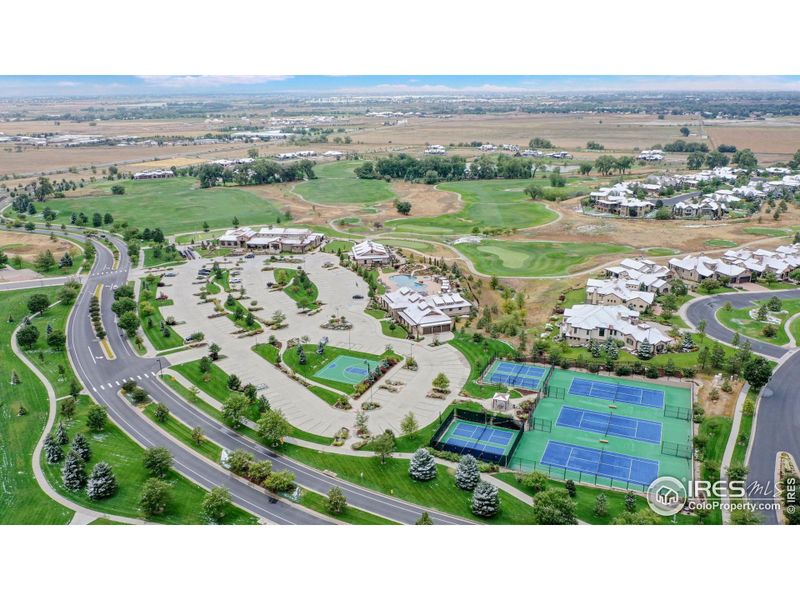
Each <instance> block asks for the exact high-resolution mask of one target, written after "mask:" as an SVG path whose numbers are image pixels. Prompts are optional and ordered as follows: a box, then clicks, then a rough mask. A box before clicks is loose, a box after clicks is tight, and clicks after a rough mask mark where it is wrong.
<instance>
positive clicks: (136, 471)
mask: <svg viewBox="0 0 800 600" xmlns="http://www.w3.org/2000/svg"><path fill="white" fill-rule="evenodd" d="M91 405H92V401H91V399H90V398H88V397H86V396H82V397H81V398H80V399H79V402H78V404H77V407H76V408H77V410H76V412H75V417H74V418H73V419H72V420H71V421H69V422H68V423H65V425H66V427H67V434H68V435H69V437H70V439H72V438H73V437H74V436H75V434H76V433H82V434H83V435H84V436H85V437H86V440H87V441H88V442H89V446H90V447H91V450H92V456H91V458H90V459H89V461H88V462H87V465H86V471H87V473H89V472H91V468H92V466H93V465H95V464H96V463H98V462H100V461H105V462H107V463H109V464H110V465H111V468H112V469H113V470H114V474H115V475H116V477H117V484H118V485H119V489H118V490H117V493H116V494H115V495H114V496H112V497H111V498H106V499H105V500H90V499H89V498H88V497H87V496H86V494H85V492H83V491H80V492H73V491H71V490H68V489H67V488H66V487H64V484H63V482H62V480H61V467H62V466H63V460H62V461H61V462H60V463H56V464H53V465H51V464H48V463H47V462H46V461H45V460H44V456H43V457H42V468H43V470H44V472H45V476H46V477H47V480H48V481H49V482H50V484H51V485H52V486H53V487H54V488H55V489H56V490H58V493H59V494H61V495H62V496H65V497H67V498H69V499H70V500H73V501H74V502H77V503H78V504H80V505H82V506H87V507H89V508H93V509H95V510H100V511H104V512H110V513H113V514H118V515H122V516H125V517H135V518H141V514H140V513H139V509H138V506H137V504H138V502H139V496H140V495H141V489H142V485H143V484H144V482H145V481H146V480H147V479H148V477H149V474H148V472H147V470H146V469H145V468H144V465H143V464H142V461H143V458H144V449H143V448H142V447H141V446H139V445H138V444H137V443H136V442H134V441H133V440H132V439H131V438H129V437H128V436H127V435H125V434H124V433H123V432H122V431H121V430H120V429H119V428H118V427H117V426H116V425H114V424H113V423H108V424H107V425H106V428H105V430H104V431H103V432H101V433H93V432H91V431H89V430H88V429H87V428H86V425H85V420H86V412H87V411H88V409H89V407H90V406H91ZM165 480H166V481H167V482H168V483H169V484H170V486H171V488H172V489H171V496H172V499H171V502H170V503H169V504H168V505H167V510H166V511H165V512H164V513H163V514H161V515H157V516H154V517H151V520H153V521H155V522H157V523H171V524H202V523H204V522H205V521H204V519H203V517H202V515H201V511H200V505H201V502H202V500H203V496H204V495H205V493H206V492H205V490H203V489H202V488H201V487H199V486H198V485H195V484H194V483H192V482H190V481H189V480H188V479H186V478H184V477H183V476H181V475H179V474H177V473H175V472H170V473H169V474H168V475H167V477H166V478H165ZM256 521H257V519H256V518H255V517H254V516H252V515H250V514H248V513H246V512H245V511H243V510H241V509H239V508H236V507H231V508H230V509H229V510H228V517H227V518H226V520H225V522H226V523H228V524H255V523H256Z"/></svg>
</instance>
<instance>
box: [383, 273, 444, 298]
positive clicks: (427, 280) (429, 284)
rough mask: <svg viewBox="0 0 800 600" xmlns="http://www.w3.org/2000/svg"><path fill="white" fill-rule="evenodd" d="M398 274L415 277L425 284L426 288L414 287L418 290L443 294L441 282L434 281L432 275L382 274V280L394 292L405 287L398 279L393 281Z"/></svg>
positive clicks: (388, 289) (387, 288) (425, 292)
mask: <svg viewBox="0 0 800 600" xmlns="http://www.w3.org/2000/svg"><path fill="white" fill-rule="evenodd" d="M396 275H405V276H407V277H414V278H415V279H417V280H419V281H420V283H423V284H425V289H417V288H414V289H415V290H416V291H418V292H420V293H424V294H441V293H442V286H441V284H439V282H437V281H434V279H433V276H432V275H422V276H419V275H409V274H408V273H383V274H381V281H382V282H383V283H384V285H385V286H386V291H389V292H394V291H397V290H398V289H400V288H401V287H403V286H402V285H398V284H397V282H396V281H393V280H392V279H391V278H392V277H394V276H396Z"/></svg>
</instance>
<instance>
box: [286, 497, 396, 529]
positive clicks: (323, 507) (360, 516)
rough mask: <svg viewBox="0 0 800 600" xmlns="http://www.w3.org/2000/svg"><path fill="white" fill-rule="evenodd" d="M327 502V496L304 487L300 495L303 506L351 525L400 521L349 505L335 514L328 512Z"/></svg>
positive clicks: (389, 523) (388, 523)
mask: <svg viewBox="0 0 800 600" xmlns="http://www.w3.org/2000/svg"><path fill="white" fill-rule="evenodd" d="M345 495H346V494H345ZM326 502H327V497H326V496H323V495H322V494H318V493H316V492H312V491H311V490H306V489H303V493H302V495H301V496H300V504H301V505H302V506H305V507H306V508H308V509H310V510H313V511H315V512H318V513H320V514H323V515H328V516H330V517H331V518H332V519H337V520H339V521H343V522H344V523H349V524H350V525H398V523H396V522H395V521H390V520H389V519H384V518H383V517H379V516H378V515H373V514H372V513H369V512H366V511H364V510H359V509H358V508H355V507H353V506H349V505H348V507H347V508H345V509H344V511H343V512H342V513H341V514H338V515H334V514H332V513H330V512H328V506H327V503H326Z"/></svg>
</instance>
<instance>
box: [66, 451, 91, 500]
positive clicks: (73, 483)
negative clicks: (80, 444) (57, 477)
mask: <svg viewBox="0 0 800 600" xmlns="http://www.w3.org/2000/svg"><path fill="white" fill-rule="evenodd" d="M61 477H62V479H63V481H64V487H66V488H67V489H68V490H72V491H73V492H77V491H78V490H82V489H83V486H85V485H86V465H85V463H84V462H83V459H82V458H81V457H80V456H78V453H77V452H75V451H74V450H73V451H70V453H69V454H67V459H66V460H65V461H64V467H63V468H62V469H61Z"/></svg>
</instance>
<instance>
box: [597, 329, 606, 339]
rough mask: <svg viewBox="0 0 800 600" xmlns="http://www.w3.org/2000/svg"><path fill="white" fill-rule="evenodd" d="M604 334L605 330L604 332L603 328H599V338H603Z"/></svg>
mask: <svg viewBox="0 0 800 600" xmlns="http://www.w3.org/2000/svg"><path fill="white" fill-rule="evenodd" d="M605 334H606V330H605V328H604V327H601V328H600V333H599V334H598V335H599V336H600V337H603V336H605Z"/></svg>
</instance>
